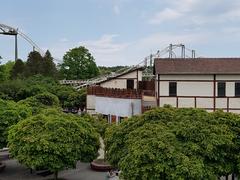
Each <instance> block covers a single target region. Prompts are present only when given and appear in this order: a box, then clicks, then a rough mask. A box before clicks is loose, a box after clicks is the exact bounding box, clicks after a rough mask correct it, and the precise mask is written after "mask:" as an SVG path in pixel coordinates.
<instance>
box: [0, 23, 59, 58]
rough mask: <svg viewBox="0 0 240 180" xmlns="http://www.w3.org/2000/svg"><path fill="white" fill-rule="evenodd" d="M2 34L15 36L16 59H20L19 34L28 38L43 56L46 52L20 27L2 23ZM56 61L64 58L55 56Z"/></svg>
mask: <svg viewBox="0 0 240 180" xmlns="http://www.w3.org/2000/svg"><path fill="white" fill-rule="evenodd" d="M0 34H2V35H9V36H15V60H17V59H18V47H17V36H18V35H19V36H21V37H22V38H23V39H24V40H26V41H27V42H28V43H29V44H30V45H31V46H32V47H33V50H34V51H38V52H39V53H40V54H41V55H42V56H44V54H45V52H44V51H43V50H42V49H41V48H40V47H39V46H38V45H37V44H36V43H35V42H34V41H33V40H32V39H31V38H30V37H28V36H27V35H26V34H24V33H23V32H21V31H20V30H19V29H18V28H14V27H11V26H8V25H5V24H1V23H0ZM53 59H54V60H55V61H58V62H62V60H59V59H56V58H53Z"/></svg>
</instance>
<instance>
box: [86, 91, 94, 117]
mask: <svg viewBox="0 0 240 180" xmlns="http://www.w3.org/2000/svg"><path fill="white" fill-rule="evenodd" d="M95 104H96V96H95V95H87V113H89V114H95Z"/></svg>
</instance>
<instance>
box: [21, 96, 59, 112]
mask: <svg viewBox="0 0 240 180" xmlns="http://www.w3.org/2000/svg"><path fill="white" fill-rule="evenodd" d="M18 103H19V104H24V105H26V106H28V107H29V108H31V109H32V112H33V113H34V114H37V113H39V112H41V111H42V110H43V109H46V108H49V107H55V108H57V107H59V99H58V97H57V96H55V95H54V94H51V93H47V92H45V93H42V94H37V95H35V96H32V97H29V98H27V99H25V100H21V101H19V102H18Z"/></svg>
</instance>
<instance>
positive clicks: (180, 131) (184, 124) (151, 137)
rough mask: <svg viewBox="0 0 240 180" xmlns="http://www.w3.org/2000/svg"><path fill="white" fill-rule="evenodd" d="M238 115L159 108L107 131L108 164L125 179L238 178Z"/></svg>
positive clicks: (239, 133) (190, 109)
mask: <svg viewBox="0 0 240 180" xmlns="http://www.w3.org/2000/svg"><path fill="white" fill-rule="evenodd" d="M239 135H240V117H239V115H235V114H231V113H224V112H221V113H220V112H215V113H208V112H206V111H205V110H201V109H192V108H189V109H187V108H182V109H181V108H180V109H175V108H172V107H164V108H157V109H154V110H151V111H148V112H146V113H145V114H143V115H141V116H135V117H132V118H130V119H128V120H127V121H124V122H123V123H121V124H120V125H118V126H116V125H115V126H111V127H110V128H108V129H107V131H106V136H105V142H106V143H105V144H106V152H107V159H108V161H109V162H110V163H111V164H112V165H114V166H117V167H119V168H120V169H121V170H122V172H123V173H122V175H123V176H124V179H170V180H171V179H173V180H175V179H196V180H197V179H199V180H201V179H217V178H218V177H220V176H223V175H227V174H231V173H233V172H234V173H239V170H238V167H239V166H238V165H239V163H238V162H240V161H239V156H238V155H235V154H236V153H235V152H238V150H240V149H239V148H240V146H239V145H240V143H239V142H238V141H239V140H238V139H239V138H238V137H239Z"/></svg>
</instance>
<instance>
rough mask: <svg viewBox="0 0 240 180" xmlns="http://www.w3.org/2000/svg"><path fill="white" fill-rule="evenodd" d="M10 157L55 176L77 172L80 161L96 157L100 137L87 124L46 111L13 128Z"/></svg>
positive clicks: (10, 137)
mask: <svg viewBox="0 0 240 180" xmlns="http://www.w3.org/2000/svg"><path fill="white" fill-rule="evenodd" d="M8 140H9V144H8V145H9V148H10V152H11V155H12V156H13V157H15V158H16V159H18V161H19V162H20V163H22V164H24V165H26V166H27V167H30V168H32V169H36V168H48V169H49V170H51V171H52V172H55V174H56V175H57V172H58V171H59V170H63V169H64V168H74V167H75V165H76V162H77V161H78V160H81V161H87V162H89V161H91V160H93V159H94V158H96V156H97V151H98V148H99V135H98V133H97V132H96V131H95V129H94V128H93V127H92V126H91V125H90V124H89V123H88V122H86V121H85V120H83V119H80V118H78V117H76V116H73V115H66V114H63V113H60V112H58V111H56V110H47V111H45V112H43V113H41V114H38V115H36V116H33V117H30V118H27V119H25V120H23V121H20V122H19V123H18V124H17V125H14V126H13V127H12V128H11V129H10V131H9V136H8Z"/></svg>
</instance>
